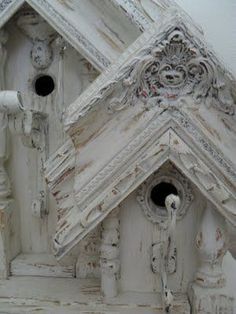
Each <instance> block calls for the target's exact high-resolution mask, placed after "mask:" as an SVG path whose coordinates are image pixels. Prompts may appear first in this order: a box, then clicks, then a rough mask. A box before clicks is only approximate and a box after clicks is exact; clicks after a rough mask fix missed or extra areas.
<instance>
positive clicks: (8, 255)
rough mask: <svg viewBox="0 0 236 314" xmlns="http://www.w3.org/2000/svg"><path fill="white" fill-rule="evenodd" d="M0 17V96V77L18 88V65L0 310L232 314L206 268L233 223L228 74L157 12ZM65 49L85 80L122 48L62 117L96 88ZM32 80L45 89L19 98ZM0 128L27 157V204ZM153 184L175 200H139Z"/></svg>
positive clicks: (48, 7)
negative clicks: (2, 28)
mask: <svg viewBox="0 0 236 314" xmlns="http://www.w3.org/2000/svg"><path fill="white" fill-rule="evenodd" d="M22 5H23V6H22ZM20 6H22V8H21V9H20V10H19V11H18V12H17V14H16V15H15V16H13V14H14V13H15V12H16V11H17V10H18V9H19V7H20ZM0 16H4V19H3V20H1V22H2V21H3V22H2V23H3V24H4V23H5V22H6V21H8V20H9V18H10V17H12V16H13V18H12V19H11V20H10V22H9V24H7V25H6V29H7V31H8V32H9V38H10V39H9V40H8V42H7V41H6V38H7V37H6V36H3V37H2V38H3V39H2V41H1V46H0V47H1V53H2V55H4V56H5V55H6V51H7V55H8V58H7V59H6V58H1V62H2V63H5V60H6V61H7V63H6V65H7V68H6V70H4V66H2V67H1V69H2V72H1V85H2V84H3V83H2V82H3V81H4V79H3V77H4V75H6V77H7V83H6V86H10V88H11V89H17V88H18V85H17V84H18V83H19V79H17V76H16V79H15V77H13V76H12V74H13V72H14V70H15V69H14V64H15V63H16V69H17V66H19V60H20V62H22V65H20V67H19V68H22V67H23V64H24V65H25V66H24V67H25V68H26V69H28V72H29V73H27V71H26V72H25V73H26V75H25V74H24V76H23V77H22V83H23V84H22V86H24V88H23V93H22V100H21V98H20V96H19V95H20V94H19V93H17V92H12V91H11V92H9V91H2V92H1V93H0V109H1V115H2V118H3V119H2V120H3V123H2V126H3V129H4V132H3V133H2V139H1V140H2V142H1V143H2V144H3V145H2V149H1V151H2V153H1V161H2V162H1V172H0V174H1V178H2V180H1V187H2V191H3V192H2V194H1V195H0V197H1V199H2V201H3V203H4V204H12V200H11V199H10V197H13V198H15V199H16V200H17V202H18V204H15V203H14V202H13V203H14V204H15V205H17V206H15V207H14V206H13V207H14V208H13V210H11V211H6V210H4V217H3V219H1V222H4V226H3V224H2V223H1V243H0V257H1V266H0V269H1V272H0V273H1V277H3V278H6V277H7V276H8V273H9V261H10V260H11V259H13V258H14V259H13V260H12V261H11V262H10V274H11V275H12V277H10V281H9V282H6V281H2V282H1V285H0V296H1V300H0V305H1V309H2V305H3V310H4V311H6V312H8V311H10V312H11V313H18V312H19V310H22V311H26V312H27V311H28V312H29V313H31V311H41V312H42V313H45V314H46V313H51V312H58V313H59V312H61V313H74V312H78V310H79V311H82V312H81V313H83V312H85V313H87V312H88V311H89V312H91V313H96V312H98V311H99V312H102V313H111V312H112V313H113V312H114V311H115V312H117V313H126V314H131V313H134V312H135V313H142V314H143V313H146V314H147V313H149V314H150V313H163V312H165V313H169V312H171V313H186V314H187V313H190V306H191V310H192V311H193V313H227V314H228V313H233V311H234V297H233V294H232V292H233V291H232V290H231V291H230V290H229V288H228V284H227V281H226V280H225V277H224V275H223V268H222V262H223V260H224V256H225V254H226V252H227V251H228V249H229V245H230V243H229V241H228V238H229V235H228V225H229V224H230V225H231V226H235V224H236V221H235V205H236V199H235V189H236V188H235V176H236V175H235V173H236V172H235V160H234V155H235V153H236V149H235V132H236V130H235V126H234V124H235V121H234V120H235V95H234V92H233V80H234V78H233V77H232V76H231V75H230V73H228V72H227V71H226V70H225V67H224V66H223V65H222V64H221V63H220V62H219V60H218V59H217V58H216V57H215V54H214V53H213V52H212V51H210V50H209V48H208V46H207V44H206V43H205V42H204V40H203V39H202V34H201V31H200V30H199V27H197V26H195V25H194V24H193V23H192V21H191V19H190V18H189V17H188V16H187V15H186V14H184V13H182V12H180V10H179V9H178V6H177V5H176V4H175V3H174V2H172V1H155V3H154V2H152V1H151V0H150V1H149V0H140V1H126V0H125V1H123V0H112V1H106V0H104V1H100V2H97V1H93V0H88V1H86V2H83V1H80V0H79V1H73V0H70V1H61V0H53V1H47V0H42V1H41V0H40V1H34V0H32V1H31V0H30V1H29V0H28V1H25V2H24V4H23V1H1V2H0ZM85 17H86V18H85ZM154 20H156V21H157V23H156V24H155V25H153V24H152V22H153V21H154ZM48 23H49V24H50V25H49V24H48ZM141 32H144V34H143V35H141V36H140V37H139V38H138V39H137V40H136V41H135V39H136V38H137V37H138V36H139V35H140V33H141ZM14 36H15V37H14ZM62 36H63V37H64V38H62ZM17 37H19V38H17ZM14 38H15V39H14ZM67 41H68V42H67ZM134 41H135V42H134ZM132 42H134V43H133V44H132V45H131V46H129V45H130V44H131V43H132ZM8 43H9V44H8ZM70 44H71V45H72V46H73V47H75V48H76V49H78V51H79V52H81V54H82V55H84V56H85V57H86V58H87V59H88V61H89V62H91V64H93V65H94V66H95V67H96V68H97V69H98V70H100V71H101V70H104V68H106V67H107V66H108V65H109V64H111V63H113V62H114V60H116V59H117V57H118V56H119V55H120V54H121V53H122V52H123V51H125V52H124V53H123V55H122V56H121V57H120V59H119V60H118V62H116V63H115V64H114V65H113V66H111V67H110V69H108V70H105V71H104V73H103V74H102V75H101V76H100V77H99V78H98V79H97V81H96V82H94V83H93V84H92V85H91V87H88V88H87V90H86V91H84V93H83V94H82V95H81V96H79V98H78V99H76V100H75V101H74V102H73V103H72V104H71V105H70V106H69V107H68V108H66V107H67V106H68V105H69V104H70V103H71V102H72V101H73V100H74V99H75V98H76V97H78V95H79V94H80V93H81V92H82V91H83V90H85V89H86V87H87V85H88V83H90V82H91V81H92V80H93V79H94V78H95V77H96V76H97V72H96V71H95V70H94V69H93V68H92V66H91V64H90V63H89V62H88V61H86V60H83V59H82V58H81V56H80V54H78V53H77V52H76V51H74V49H73V48H72V47H71V46H70ZM128 46H129V47H128ZM23 51H24V52H23ZM22 52H23V53H22ZM19 56H20V57H19ZM78 59H79V61H78ZM81 63H83V66H81ZM78 64H79V66H78ZM86 71H87V72H86ZM84 73H89V74H88V75H91V76H90V78H89V79H87V77H86V74H85V75H84ZM73 75H74V76H73ZM44 77H46V78H49V79H51V81H52V83H53V86H52V90H51V91H50V92H49V94H47V95H46V96H45V95H40V93H39V94H37V89H36V87H35V86H36V85H35V84H36V83H37V82H38V79H40V78H44ZM25 81H27V84H25V83H24V82H25ZM72 81H73V82H76V84H71V82H72ZM20 83H21V82H20ZM19 85H20V86H21V84H19ZM72 85H73V86H72ZM74 85H76V86H74ZM6 86H3V85H2V86H1V89H6ZM74 87H75V88H74ZM20 90H21V88H20ZM71 91H72V93H71ZM42 96H45V97H42ZM22 104H23V105H22ZM15 105H16V106H15ZM14 106H15V107H16V109H17V110H16V111H15V110H13V111H14V112H12V111H11V110H12V109H14V108H15V107H14ZM63 124H64V125H65V130H66V132H67V134H64V132H63V131H62V126H63ZM5 131H7V132H8V131H10V134H12V135H11V138H12V139H13V141H18V139H19V138H20V139H21V140H22V142H23V144H24V145H25V147H27V155H28V157H27V159H26V160H27V163H29V165H30V169H29V172H31V174H30V176H29V180H24V182H26V181H29V182H28V183H29V196H27V202H25V197H24V196H23V195H24V193H23V194H22V196H21V195H20V197H19V193H18V186H17V185H19V184H18V183H17V184H16V182H15V181H17V178H18V174H17V173H16V175H15V174H14V173H12V171H11V169H10V171H9V169H8V167H7V164H8V163H7V162H6V161H7V159H9V160H10V162H11V163H12V158H13V159H14V158H17V154H16V150H19V154H20V156H23V151H25V149H26V148H24V150H21V148H20V147H21V146H20V145H21V144H20V145H19V143H18V142H17V143H16V142H13V145H12V147H13V153H12V154H11V155H10V158H9V157H8V156H9V154H8V152H7V149H6V145H5V143H6V142H8V144H9V143H10V142H9V141H8V139H7V136H6V132H5ZM15 135H18V136H17V137H16V136H15ZM19 135H20V137H19ZM58 146H60V147H59V148H58ZM16 147H17V149H16ZM28 148H30V150H28ZM32 148H34V150H31V149H32ZM14 149H15V151H14ZM53 151H54V153H52V152H53ZM49 155H50V157H49ZM48 157H49V159H48ZM21 159H22V158H21ZM47 159H48V160H47ZM46 160H47V161H46ZM13 165H14V162H13ZM43 171H44V173H43ZM7 172H9V176H10V178H14V180H13V182H12V183H13V184H12V188H11V186H10V183H9V182H10V181H9V180H8V176H7ZM25 172H26V171H25ZM44 176H45V177H46V184H47V185H48V187H49V189H50V191H51V192H52V195H53V197H54V198H55V200H56V202H57V213H56V211H55V204H54V202H53V200H52V199H51V198H49V195H48V191H47V188H46V184H45V181H44ZM166 182H167V183H171V184H173V185H174V187H175V190H176V193H177V194H178V195H169V196H168V194H165V197H164V198H165V201H166V202H165V206H162V207H160V206H159V207H158V206H156V204H153V203H152V201H153V200H152V201H151V194H152V193H153V190H154V188H155V187H156V186H158V184H161V183H166ZM28 183H27V184H28ZM30 184H31V185H32V187H30ZM11 190H13V192H11ZM168 193H169V192H168ZM166 196H167V198H166ZM157 197H159V196H158V195H157ZM30 201H32V203H31V206H30V207H29V206H28V203H29V202H30ZM25 205H26V206H25ZM17 210H18V213H17ZM6 213H7V214H6ZM202 214H203V215H202ZM16 215H18V217H20V218H21V228H23V230H22V231H21V232H20V233H18V232H19V231H17V224H16V217H17V216H16ZM200 216H202V219H200ZM1 217H2V215H1ZM55 220H57V226H56V230H54V229H55V225H54V224H55ZM27 223H28V225H27ZM136 224H137V228H135V226H136ZM2 226H3V227H2ZM6 226H7V227H6ZM232 228H234V227H232ZM232 230H233V229H232ZM14 232H15V234H14ZM54 232H55V236H54V237H53V241H52V242H53V251H54V254H55V256H56V258H57V259H58V260H60V263H64V265H63V264H61V265H60V264H59V263H58V262H57V261H56V259H55V258H54V257H53V256H52V255H50V248H49V246H50V245H49V242H50V243H51V237H52V236H53V233H54ZM18 234H21V237H22V238H21V239H19V238H18V240H17V245H18V247H15V248H14V245H15V244H14V241H16V240H15V239H16V237H17V235H18ZM27 234H29V235H30V236H32V240H31V239H29V240H26V239H24V237H25V235H27ZM195 238H196V240H195ZM231 239H232V236H231ZM181 241H182V242H181ZM183 241H184V242H186V245H184V246H183ZM195 241H196V245H195V244H194V242H195ZM45 244H46V246H45ZM20 245H22V248H20V247H19V246H20ZM11 246H13V249H12V247H11ZM45 247H46V249H45ZM18 253H21V254H19V255H18V256H17V257H16V258H15V256H16V255H17V254H18ZM32 253H34V254H32ZM197 254H198V258H197ZM198 259H199V261H200V263H198ZM17 276H23V277H22V278H17ZM25 276H27V277H28V276H30V277H28V278H29V279H27V278H25ZM32 276H42V277H51V278H34V277H32ZM53 277H54V278H53ZM57 277H63V279H62V280H60V278H57ZM73 277H76V278H73ZM32 279H33V280H34V285H33V286H32V289H31V291H30V292H29V291H28V292H27V287H29V282H30V280H32ZM19 286H21V291H20V292H19V291H18V290H17V289H18V288H17V287H19ZM14 287H15V288H14ZM49 287H50V288H49ZM10 290H11V294H12V296H13V297H12V299H11V301H10V300H8V298H7V295H6V293H5V292H4V291H10ZM68 291H70V293H68ZM28 293H29V294H28ZM26 294H27V295H28V296H26V297H25V295H26ZM69 294H70V297H68V295H69ZM188 298H190V304H189V301H188Z"/></svg>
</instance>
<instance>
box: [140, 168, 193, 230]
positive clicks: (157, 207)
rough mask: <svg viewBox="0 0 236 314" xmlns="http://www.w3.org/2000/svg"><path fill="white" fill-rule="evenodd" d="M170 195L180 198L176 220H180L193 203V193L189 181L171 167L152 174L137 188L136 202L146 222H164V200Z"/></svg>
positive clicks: (165, 213)
mask: <svg viewBox="0 0 236 314" xmlns="http://www.w3.org/2000/svg"><path fill="white" fill-rule="evenodd" d="M170 194H176V195H178V196H179V197H180V200H181V205H180V208H179V209H178V212H177V219H181V218H182V217H183V216H184V215H185V213H186V211H187V209H188V207H189V205H190V203H191V202H192V201H193V192H192V188H191V185H190V183H189V181H188V180H187V179H186V178H185V176H184V175H182V173H180V172H179V171H178V170H177V169H176V168H175V167H174V166H172V165H170V166H169V167H168V168H164V169H159V170H158V171H156V172H154V173H153V174H152V175H151V176H150V177H149V178H148V179H147V180H146V181H144V182H143V183H142V184H141V185H140V187H139V188H138V192H137V200H138V202H139V204H140V205H141V207H142V209H143V212H144V214H145V216H146V217H147V219H148V220H150V221H151V222H153V223H158V224H161V223H164V222H165V221H166V219H167V210H166V208H165V198H166V197H167V196H168V195H170Z"/></svg>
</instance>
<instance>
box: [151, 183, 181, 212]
mask: <svg viewBox="0 0 236 314" xmlns="http://www.w3.org/2000/svg"><path fill="white" fill-rule="evenodd" d="M170 194H175V195H178V191H177V189H176V187H175V186H174V185H173V184H172V183H168V182H160V183H158V184H157V185H155V186H154V187H153V188H152V190H151V200H152V201H153V203H154V204H155V205H157V206H159V207H165V199H166V197H167V196H168V195H170Z"/></svg>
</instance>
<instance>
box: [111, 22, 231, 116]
mask: <svg viewBox="0 0 236 314" xmlns="http://www.w3.org/2000/svg"><path fill="white" fill-rule="evenodd" d="M189 37H190V36H189V35H188V34H185V33H184V31H183V30H182V29H181V28H177V27H176V28H174V29H172V30H171V31H169V33H168V32H167V35H166V36H165V38H163V39H162V40H160V41H157V42H156V43H155V44H154V45H152V46H149V47H147V48H145V49H144V50H143V51H142V52H141V53H140V55H139V56H138V57H137V58H136V59H134V60H133V64H130V65H129V67H128V66H126V67H125V68H124V69H123V71H121V72H122V73H123V75H124V73H126V74H125V75H124V77H123V79H122V85H123V91H122V93H121V96H120V97H119V99H117V98H114V99H113V100H111V102H110V106H109V109H110V110H112V111H119V110H121V108H122V109H123V108H124V107H125V106H126V105H127V104H128V103H129V104H131V105H134V103H135V101H136V102H137V99H139V100H141V101H143V102H144V103H145V104H146V105H147V106H153V105H166V103H168V106H171V105H175V104H176V101H177V100H179V99H180V98H181V97H183V96H186V95H191V96H192V97H193V99H194V100H195V102H197V103H199V102H204V103H206V104H207V105H213V106H216V107H217V108H218V109H219V110H221V111H223V112H225V113H226V114H230V115H233V114H234V110H235V109H234V100H233V97H232V95H231V91H230V89H229V88H228V86H227V82H226V80H225V79H224V78H223V73H222V70H221V69H220V68H219V66H217V65H216V64H215V63H214V61H213V60H212V59H211V58H210V56H209V53H208V52H207V50H206V49H205V48H200V47H197V46H196V44H195V43H194V42H192V41H191V39H190V38H189ZM128 100H129V101H128Z"/></svg>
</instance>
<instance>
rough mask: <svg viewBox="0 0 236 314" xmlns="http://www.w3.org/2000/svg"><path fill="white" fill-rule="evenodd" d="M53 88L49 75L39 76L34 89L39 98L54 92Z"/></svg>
mask: <svg viewBox="0 0 236 314" xmlns="http://www.w3.org/2000/svg"><path fill="white" fill-rule="evenodd" d="M54 88H55V84H54V81H53V79H52V77H51V76H49V75H41V76H39V77H38V78H37V79H36V80H35V83H34V89H35V93H36V94H37V95H39V96H43V97H45V96H48V95H49V94H51V93H52V92H53V91H54Z"/></svg>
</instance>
